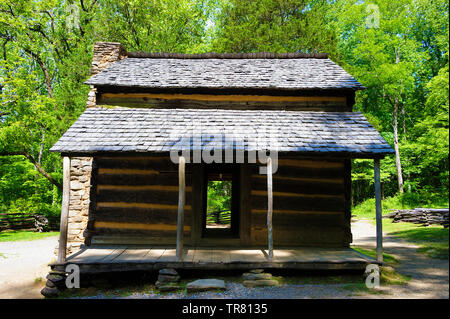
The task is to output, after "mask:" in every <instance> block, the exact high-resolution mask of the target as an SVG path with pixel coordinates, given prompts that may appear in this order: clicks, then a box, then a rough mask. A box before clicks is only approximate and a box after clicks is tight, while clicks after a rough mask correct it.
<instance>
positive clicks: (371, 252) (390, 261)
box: [352, 246, 400, 265]
mask: <svg viewBox="0 0 450 319" xmlns="http://www.w3.org/2000/svg"><path fill="white" fill-rule="evenodd" d="M352 248H353V249H354V250H356V251H358V252H360V253H361V254H364V255H367V256H369V257H372V258H377V250H376V249H364V248H360V247H353V246H352ZM383 261H384V262H386V263H387V264H389V265H397V264H399V263H400V262H399V261H398V259H397V258H395V257H394V256H392V255H389V254H386V253H383Z"/></svg>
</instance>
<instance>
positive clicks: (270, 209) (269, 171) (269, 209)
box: [267, 157, 273, 260]
mask: <svg viewBox="0 0 450 319" xmlns="http://www.w3.org/2000/svg"><path fill="white" fill-rule="evenodd" d="M272 190H273V189H272V159H271V158H270V157H269V158H268V159H267V236H268V238H267V243H268V246H269V247H268V248H269V260H272V258H273V237H272V212H273V191H272Z"/></svg>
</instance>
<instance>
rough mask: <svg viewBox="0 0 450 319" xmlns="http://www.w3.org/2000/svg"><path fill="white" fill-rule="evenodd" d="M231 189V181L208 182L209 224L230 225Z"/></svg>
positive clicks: (207, 215) (207, 216) (207, 217)
mask: <svg viewBox="0 0 450 319" xmlns="http://www.w3.org/2000/svg"><path fill="white" fill-rule="evenodd" d="M231 189H232V183H231V181H211V182H208V198H207V212H206V221H207V223H219V224H229V223H230V217H231Z"/></svg>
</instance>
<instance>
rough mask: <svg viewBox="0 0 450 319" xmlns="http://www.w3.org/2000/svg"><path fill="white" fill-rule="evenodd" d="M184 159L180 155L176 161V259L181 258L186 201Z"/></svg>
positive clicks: (179, 259) (180, 259)
mask: <svg viewBox="0 0 450 319" xmlns="http://www.w3.org/2000/svg"><path fill="white" fill-rule="evenodd" d="M185 166H186V159H185V158H184V157H183V156H181V157H180V158H179V162H178V181H179V184H178V223H177V261H182V260H183V234H184V231H183V228H184V203H185V201H186V175H185Z"/></svg>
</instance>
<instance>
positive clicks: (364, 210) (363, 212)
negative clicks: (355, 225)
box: [352, 193, 449, 260]
mask: <svg viewBox="0 0 450 319" xmlns="http://www.w3.org/2000/svg"><path fill="white" fill-rule="evenodd" d="M382 206H383V215H386V214H388V213H390V212H392V211H393V210H396V209H414V208H418V207H422V208H443V207H448V206H449V202H448V196H447V194H442V195H441V194H428V195H426V196H419V195H418V194H412V193H405V194H400V195H396V196H394V197H388V198H385V199H383V200H382ZM352 215H353V216H354V217H356V218H357V219H367V220H371V221H372V223H373V224H375V199H374V198H370V199H368V200H366V201H364V202H362V203H361V204H359V205H357V206H355V207H353V208H352ZM383 232H385V233H387V234H389V235H393V236H397V237H399V238H403V239H405V240H406V241H408V242H410V243H412V244H416V245H418V246H420V248H419V249H418V252H421V253H424V254H426V255H427V256H428V257H431V258H438V259H446V260H448V257H449V253H448V251H449V245H448V243H449V237H448V233H449V230H448V228H443V227H442V226H439V225H431V226H422V225H420V224H413V223H403V222H400V223H393V222H392V219H383ZM369 256H370V255H369Z"/></svg>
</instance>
